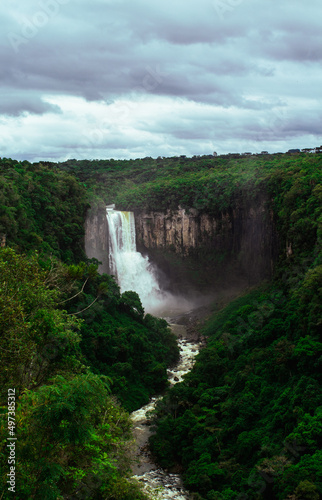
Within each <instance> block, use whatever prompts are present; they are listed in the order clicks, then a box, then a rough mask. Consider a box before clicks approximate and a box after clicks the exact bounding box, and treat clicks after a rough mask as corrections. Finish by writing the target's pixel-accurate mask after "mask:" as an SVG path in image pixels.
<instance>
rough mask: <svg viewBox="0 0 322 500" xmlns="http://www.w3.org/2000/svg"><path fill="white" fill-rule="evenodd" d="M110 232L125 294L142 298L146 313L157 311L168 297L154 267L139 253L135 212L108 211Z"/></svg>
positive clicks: (112, 265)
mask: <svg viewBox="0 0 322 500" xmlns="http://www.w3.org/2000/svg"><path fill="white" fill-rule="evenodd" d="M106 216H107V222H108V230H109V262H110V270H111V273H112V274H114V276H115V277H116V279H117V282H118V284H119V286H120V288H121V292H122V293H123V292H125V291H127V290H132V291H134V292H137V294H138V295H139V297H140V299H141V302H142V305H143V307H144V309H145V310H146V312H152V311H154V310H155V309H156V308H157V307H158V306H159V305H160V301H162V300H163V299H164V298H165V294H164V293H162V292H161V290H160V287H159V284H158V281H157V278H156V276H155V274H154V270H153V267H152V265H151V264H150V262H149V260H148V258H147V257H143V255H142V254H140V253H139V252H137V250H136V241H135V220H134V214H133V212H120V211H118V210H114V209H112V208H109V207H107V208H106Z"/></svg>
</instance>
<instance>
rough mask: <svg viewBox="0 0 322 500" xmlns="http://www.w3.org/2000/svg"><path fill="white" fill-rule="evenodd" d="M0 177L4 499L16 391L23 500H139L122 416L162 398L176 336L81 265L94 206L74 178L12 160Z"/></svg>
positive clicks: (134, 299) (89, 264)
mask: <svg viewBox="0 0 322 500" xmlns="http://www.w3.org/2000/svg"><path fill="white" fill-rule="evenodd" d="M0 171H1V175H0V182H1V193H0V237H1V238H0V239H1V242H2V244H5V246H4V247H3V248H0V353H1V361H2V369H1V372H0V407H1V414H2V416H3V417H5V418H4V419H2V422H1V432H0V434H1V437H0V440H1V447H0V468H1V473H0V477H1V498H9V497H10V495H12V493H11V492H8V490H7V487H8V486H9V485H8V484H6V481H7V479H8V477H7V473H8V470H9V469H8V467H9V465H8V462H7V461H8V448H7V443H8V441H7V436H8V420H7V414H8V389H9V388H14V389H15V391H16V392H15V394H16V406H15V408H14V410H15V413H16V422H15V424H16V434H14V435H17V436H18V441H17V443H19V446H18V444H17V448H16V458H17V462H16V463H15V467H16V469H15V474H16V490H15V493H16V495H14V496H15V497H16V498H20V499H25V498H26V499H27V498H28V499H29V498H46V499H50V498H53V499H58V498H106V499H120V500H121V499H122V500H125V499H128V500H132V499H134V498H135V499H138V500H140V499H143V498H145V495H144V494H143V493H141V490H140V488H139V487H138V485H137V484H136V483H134V482H133V481H132V480H130V475H131V474H130V463H131V460H132V458H131V453H132V452H131V439H132V437H131V421H130V419H129V417H128V414H127V413H126V411H125V410H128V411H130V410H133V409H137V408H138V407H139V406H141V405H143V404H145V403H147V402H148V400H149V397H150V396H151V395H152V394H155V393H156V392H159V391H161V390H164V389H165V388H166V387H167V377H166V369H167V366H168V365H169V363H172V362H174V361H175V360H176V359H177V357H178V347H177V344H176V341H175V337H174V335H173V334H172V333H171V332H170V330H169V329H168V325H167V323H166V322H165V321H163V320H160V319H158V318H153V317H152V316H150V315H146V316H144V310H143V308H142V305H141V302H140V299H139V297H138V296H137V294H136V293H135V292H131V291H128V292H125V293H124V294H123V295H121V294H120V290H119V287H118V286H117V284H116V282H115V280H114V279H113V278H112V277H110V276H108V275H99V274H98V272H97V264H98V263H97V262H96V261H89V260H85V262H83V261H82V260H81V259H84V258H85V255H84V249H83V246H84V242H83V236H84V217H85V212H86V208H87V207H88V201H87V200H88V197H87V193H86V190H85V189H84V187H83V186H82V185H80V183H79V182H78V181H77V180H76V178H75V177H73V176H72V175H70V174H68V173H65V172H62V171H61V170H59V169H57V168H56V166H53V165H42V164H34V165H32V164H30V163H28V162H15V161H13V160H8V159H2V160H0ZM4 236H5V239H4ZM22 252H24V253H22ZM62 261H64V263H63V262H62ZM120 403H122V405H123V406H122V407H121V406H120ZM9 415H10V414H9ZM8 495H9V496H8Z"/></svg>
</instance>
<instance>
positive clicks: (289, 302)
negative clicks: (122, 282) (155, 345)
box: [151, 157, 322, 500]
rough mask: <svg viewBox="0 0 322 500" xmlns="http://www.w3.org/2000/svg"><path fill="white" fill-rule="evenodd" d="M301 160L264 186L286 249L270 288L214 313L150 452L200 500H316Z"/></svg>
mask: <svg viewBox="0 0 322 500" xmlns="http://www.w3.org/2000/svg"><path fill="white" fill-rule="evenodd" d="M319 165H320V163H318V162H317V160H316V159H315V158H314V159H312V160H311V159H310V158H309V159H307V158H305V157H302V158H301V157H299V158H296V159H295V160H294V162H293V164H290V165H289V166H288V168H286V169H285V170H280V169H277V170H275V171H274V173H273V174H272V175H270V176H269V178H268V179H267V189H268V190H269V192H270V194H271V196H272V207H273V209H274V214H275V218H276V224H277V227H278V229H279V233H280V237H281V240H282V241H284V242H285V243H287V245H288V248H289V249H290V251H289V252H288V255H286V252H285V251H284V252H285V253H284V252H283V254H282V255H281V258H280V260H279V263H278V265H277V268H276V273H275V278H274V280H273V281H272V282H271V283H268V284H266V285H265V286H263V285H262V286H261V287H259V288H257V289H255V290H253V291H252V292H250V293H248V294H247V295H245V296H241V297H240V298H238V299H236V300H235V301H234V302H232V303H230V304H229V305H228V306H227V307H225V308H224V309H223V310H221V311H218V312H216V313H215V314H214V316H213V317H212V318H211V319H210V320H209V321H208V323H207V324H206V327H205V331H204V333H205V334H206V335H207V336H208V344H207V347H206V348H205V349H204V350H203V351H202V352H201V353H200V355H199V356H198V358H197V362H196V365H195V367H194V369H193V370H192V372H191V373H190V374H188V375H187V376H186V378H185V381H184V382H183V383H182V384H178V385H177V386H175V387H174V388H173V389H171V391H170V392H169V393H168V395H167V396H166V397H165V398H164V399H163V401H162V402H161V403H160V405H159V409H158V414H157V419H156V428H157V432H156V435H155V436H153V437H152V439H151V444H152V448H153V451H154V453H155V454H156V455H157V457H158V459H159V461H160V463H161V464H162V465H163V466H165V467H172V466H175V465H176V466H177V467H178V464H179V465H180V466H181V467H182V468H183V471H184V479H185V484H186V486H187V487H188V488H190V489H191V490H192V491H195V492H197V493H196V498H200V499H207V500H215V499H237V498H238V499H241V498H245V499H248V498H249V499H277V500H284V499H286V498H290V499H293V500H300V499H316V500H318V499H319V498H321V497H322V473H321V471H322V454H321V444H322V427H321V417H322V406H321V405H322V388H321V382H322V376H321V374H322V252H321V248H322V247H321V242H322V240H321V236H322V198H321V193H322V186H321V168H320V166H319Z"/></svg>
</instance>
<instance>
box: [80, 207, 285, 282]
mask: <svg viewBox="0 0 322 500" xmlns="http://www.w3.org/2000/svg"><path fill="white" fill-rule="evenodd" d="M135 225H136V238H137V249H138V250H139V251H140V252H141V253H143V254H144V255H148V257H149V259H150V261H151V262H152V264H153V263H154V264H156V265H157V267H158V269H159V272H160V276H159V278H160V281H161V283H163V284H164V286H165V287H167V288H170V289H172V290H174V291H180V292H182V291H187V290H188V291H189V289H190V290H196V289H197V290H200V291H203V292H204V291H208V290H211V289H217V290H218V289H222V288H224V287H226V288H230V287H237V288H238V289H243V288H244V287H245V286H248V285H253V284H256V283H258V282H260V281H261V280H263V279H265V278H269V277H270V276H271V274H272V271H273V264H274V261H275V260H276V258H277V255H278V249H279V244H278V237H277V232H276V230H275V228H274V222H273V215H272V213H271V212H270V211H269V210H268V208H267V203H266V200H265V199H263V200H262V201H260V202H257V203H256V204H255V203H254V205H253V206H249V207H248V208H247V209H246V208H245V207H243V208H239V209H235V210H231V211H229V212H225V213H222V214H220V215H219V216H216V217H215V216H212V215H209V214H206V213H200V212H198V211H197V210H195V209H191V210H189V211H187V212H186V211H185V210H184V209H182V208H180V207H179V208H178V210H175V211H170V210H168V211H167V212H166V213H163V212H137V213H135ZM85 250H86V254H87V256H88V257H89V258H92V257H95V258H96V259H98V260H99V261H101V262H102V265H101V266H100V268H99V270H100V272H106V273H108V272H109V262H108V225H107V220H106V213H105V210H103V209H100V210H97V211H92V213H89V214H88V216H87V219H86V223H85Z"/></svg>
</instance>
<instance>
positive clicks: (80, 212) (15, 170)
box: [0, 158, 89, 263]
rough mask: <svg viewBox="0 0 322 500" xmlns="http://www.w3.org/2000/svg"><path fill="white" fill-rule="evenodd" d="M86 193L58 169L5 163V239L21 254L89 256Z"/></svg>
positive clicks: (1, 164)
mask: <svg viewBox="0 0 322 500" xmlns="http://www.w3.org/2000/svg"><path fill="white" fill-rule="evenodd" d="M88 207H89V205H88V201H87V197H86V190H85V188H84V187H83V186H82V185H80V183H79V182H78V181H77V180H76V179H75V177H74V176H72V175H69V174H67V173H65V172H62V171H61V170H59V169H57V168H56V167H54V166H51V167H50V168H49V167H47V166H44V165H42V164H31V163H29V162H27V161H23V162H16V161H14V160H11V159H8V158H2V159H0V234H5V235H6V237H7V241H8V244H9V245H10V246H14V247H15V248H16V249H17V250H18V251H24V252H26V251H29V250H32V249H37V250H39V251H43V252H47V253H50V254H52V255H55V256H56V257H58V258H60V259H62V260H64V261H65V262H66V261H67V262H70V263H72V262H74V261H78V260H81V259H83V258H84V257H85V255H84V242H83V237H84V217H85V213H86V210H87V208H88Z"/></svg>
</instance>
